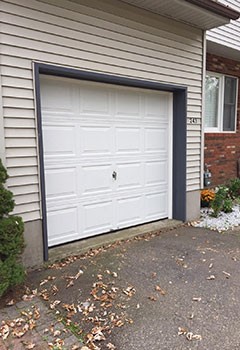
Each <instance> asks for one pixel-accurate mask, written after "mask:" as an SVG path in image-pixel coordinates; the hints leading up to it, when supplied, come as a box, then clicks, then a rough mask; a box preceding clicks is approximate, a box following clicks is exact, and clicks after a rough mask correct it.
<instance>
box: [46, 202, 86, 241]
mask: <svg viewBox="0 0 240 350" xmlns="http://www.w3.org/2000/svg"><path fill="white" fill-rule="evenodd" d="M47 224H48V232H49V233H50V234H49V238H48V244H49V246H50V247H51V246H53V245H56V244H61V243H65V242H68V241H73V240H75V239H78V238H79V233H78V210H77V207H70V208H67V209H62V210H56V211H52V212H48V220H47Z"/></svg>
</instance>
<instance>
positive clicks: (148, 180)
mask: <svg viewBox="0 0 240 350" xmlns="http://www.w3.org/2000/svg"><path fill="white" fill-rule="evenodd" d="M167 180H168V163H167V161H148V162H146V164H145V185H146V186H157V185H162V184H166V183H167Z"/></svg>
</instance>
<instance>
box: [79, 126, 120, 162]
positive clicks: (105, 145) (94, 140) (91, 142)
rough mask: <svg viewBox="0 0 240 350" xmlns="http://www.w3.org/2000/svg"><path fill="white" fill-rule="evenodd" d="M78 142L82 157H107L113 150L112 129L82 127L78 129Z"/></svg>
mask: <svg viewBox="0 0 240 350" xmlns="http://www.w3.org/2000/svg"><path fill="white" fill-rule="evenodd" d="M80 142H81V145H82V146H81V149H82V151H81V154H82V155H83V156H84V155H86V156H89V155H91V156H94V155H96V154H102V155H104V154H105V155H109V154H111V153H112V148H113V136H112V128H111V127H100V126H83V127H81V128H80Z"/></svg>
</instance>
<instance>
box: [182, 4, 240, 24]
mask: <svg viewBox="0 0 240 350" xmlns="http://www.w3.org/2000/svg"><path fill="white" fill-rule="evenodd" d="M185 1H186V2H188V3H190V4H192V5H196V6H198V7H200V8H202V9H204V10H207V11H210V12H212V13H214V14H216V15H219V16H222V17H226V18H228V19H229V20H231V19H232V20H237V19H238V18H239V17H240V13H239V12H238V11H235V10H233V9H232V8H230V7H228V6H225V5H223V4H220V3H219V2H216V1H213V0H185Z"/></svg>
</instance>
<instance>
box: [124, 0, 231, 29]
mask: <svg viewBox="0 0 240 350" xmlns="http://www.w3.org/2000/svg"><path fill="white" fill-rule="evenodd" d="M121 1H123V2H125V3H128V4H131V5H133V6H136V7H140V8H143V9H145V10H148V11H151V12H153V13H156V14H160V15H162V16H166V17H169V18H172V19H175V20H177V21H180V22H184V23H186V24H189V25H191V26H194V27H197V28H201V29H204V30H208V29H212V28H215V27H219V26H221V25H224V24H227V23H229V22H230V20H229V19H228V18H226V17H223V16H220V15H217V14H214V13H212V12H210V11H208V10H205V9H202V8H200V7H199V6H196V5H193V4H190V3H188V2H186V1H185V0H121Z"/></svg>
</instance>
